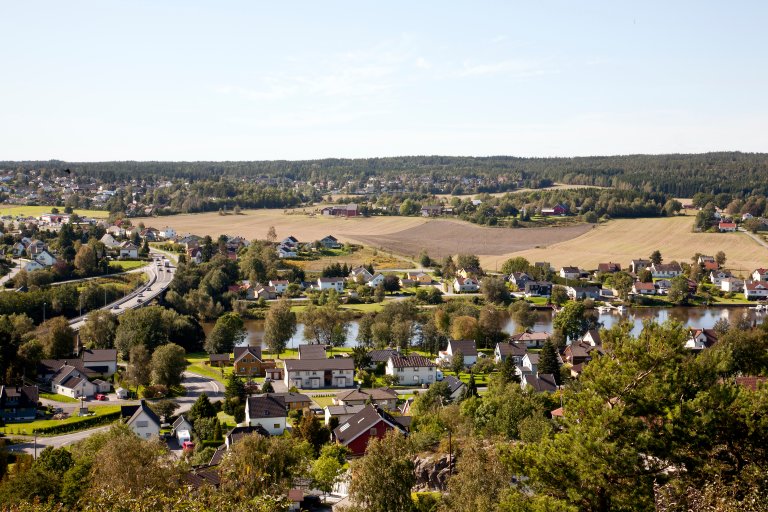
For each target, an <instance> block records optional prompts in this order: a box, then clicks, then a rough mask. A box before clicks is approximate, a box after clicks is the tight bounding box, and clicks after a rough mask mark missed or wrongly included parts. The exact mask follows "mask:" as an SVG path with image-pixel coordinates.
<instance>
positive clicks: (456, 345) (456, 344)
mask: <svg viewBox="0 0 768 512" xmlns="http://www.w3.org/2000/svg"><path fill="white" fill-rule="evenodd" d="M448 344H449V345H450V346H451V352H452V353H454V354H455V353H456V352H458V351H461V353H462V354H463V355H465V356H470V357H471V356H475V357H477V344H476V343H475V340H451V341H449V342H448Z"/></svg>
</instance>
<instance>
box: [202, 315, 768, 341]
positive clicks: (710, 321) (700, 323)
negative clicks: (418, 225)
mask: <svg viewBox="0 0 768 512" xmlns="http://www.w3.org/2000/svg"><path fill="white" fill-rule="evenodd" d="M745 312H746V313H747V314H748V315H749V318H750V319H751V320H753V321H756V322H757V323H762V322H763V319H764V317H765V316H766V315H765V314H763V313H757V312H755V311H754V310H750V309H749V308H747V307H731V308H722V307H721V308H717V307H710V308H683V307H675V308H638V309H632V310H629V311H628V312H625V313H623V314H619V313H603V314H599V315H598V319H599V321H600V323H601V324H602V326H603V327H605V328H610V327H611V326H613V325H615V324H617V323H618V322H620V321H622V320H628V321H630V322H632V324H633V329H632V332H633V334H639V333H640V331H641V330H642V328H643V322H644V321H646V320H656V321H657V322H659V323H663V322H665V321H667V320H669V319H674V320H677V321H679V322H682V323H683V324H685V325H688V326H691V327H696V328H702V329H710V328H712V327H713V326H714V325H715V322H717V321H718V320H719V319H721V318H725V319H726V320H728V321H730V322H733V321H735V320H736V319H738V318H739V317H740V315H743V314H744V313H745ZM538 315H539V319H538V321H537V322H536V325H535V326H534V330H536V331H549V332H551V331H552V317H553V315H552V312H551V311H539V313H538ZM245 326H246V329H247V335H246V339H245V342H244V344H245V345H263V339H264V321H263V320H247V321H246V322H245ZM203 327H204V329H205V332H206V333H207V332H209V331H210V329H211V328H212V327H213V324H212V323H208V324H203ZM504 331H505V332H508V333H510V334H512V333H515V332H516V331H517V325H516V323H515V321H514V320H512V319H511V318H510V319H509V320H507V323H506V324H505V325H504ZM357 332H358V321H357V320H353V321H352V322H351V324H350V327H349V332H348V334H347V343H346V346H347V347H354V346H356V345H357ZM301 343H305V341H304V325H302V324H299V325H298V328H297V329H296V334H295V335H294V336H293V338H291V340H290V341H289V342H288V348H296V347H297V346H298V345H299V344H301Z"/></svg>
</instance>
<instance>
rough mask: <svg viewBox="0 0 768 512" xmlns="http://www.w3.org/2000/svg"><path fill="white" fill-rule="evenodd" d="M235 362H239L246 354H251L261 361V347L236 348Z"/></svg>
mask: <svg viewBox="0 0 768 512" xmlns="http://www.w3.org/2000/svg"><path fill="white" fill-rule="evenodd" d="M234 354H235V360H234V362H235V363H236V362H238V361H239V360H240V359H241V358H242V357H243V356H245V355H246V354H251V355H252V356H254V357H255V358H256V359H258V360H259V361H261V347H254V346H247V347H235V348H234Z"/></svg>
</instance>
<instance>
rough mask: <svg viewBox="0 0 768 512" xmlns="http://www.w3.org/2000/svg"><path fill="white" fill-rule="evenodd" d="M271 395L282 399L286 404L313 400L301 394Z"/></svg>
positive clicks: (288, 392)
mask: <svg viewBox="0 0 768 512" xmlns="http://www.w3.org/2000/svg"><path fill="white" fill-rule="evenodd" d="M270 395H272V396H279V397H281V398H282V399H283V401H285V403H286V404H295V403H305V402H312V399H311V398H309V397H308V396H307V395H302V394H301V393H292V392H290V391H287V392H285V393H270Z"/></svg>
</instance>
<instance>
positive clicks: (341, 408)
mask: <svg viewBox="0 0 768 512" xmlns="http://www.w3.org/2000/svg"><path fill="white" fill-rule="evenodd" d="M365 407H366V406H365V404H358V405H326V406H325V408H326V409H327V410H328V412H329V413H330V415H331V416H341V415H346V414H357V413H359V412H360V411H362V410H363V409H365Z"/></svg>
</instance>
